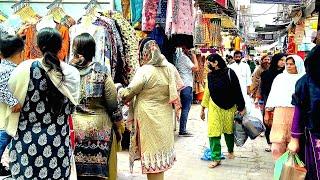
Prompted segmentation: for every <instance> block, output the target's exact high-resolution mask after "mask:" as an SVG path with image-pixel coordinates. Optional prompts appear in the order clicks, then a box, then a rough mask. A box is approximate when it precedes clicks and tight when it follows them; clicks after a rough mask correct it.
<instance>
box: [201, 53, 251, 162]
mask: <svg viewBox="0 0 320 180" xmlns="http://www.w3.org/2000/svg"><path fill="white" fill-rule="evenodd" d="M207 59H208V63H209V65H208V66H209V69H210V70H211V72H210V73H209V74H208V83H207V85H206V88H205V92H204V97H203V100H202V103H201V106H202V111H201V119H202V120H204V119H205V113H204V110H205V109H206V108H208V136H209V142H210V149H211V158H212V160H213V162H212V163H210V164H209V167H210V168H214V167H216V166H219V165H220V163H221V161H220V160H221V143H220V139H221V135H222V134H224V137H225V141H226V144H227V147H228V152H229V154H228V158H229V159H233V158H234V154H233V147H234V135H233V119H234V115H235V113H236V111H238V112H240V113H241V114H242V115H243V114H244V112H245V110H244V109H245V102H244V99H243V96H242V93H241V88H240V84H239V80H238V78H237V75H236V74H235V72H234V71H233V70H231V69H229V68H227V66H226V63H225V61H224V60H223V59H222V57H221V56H220V55H218V54H212V55H210V56H208V58H207Z"/></svg>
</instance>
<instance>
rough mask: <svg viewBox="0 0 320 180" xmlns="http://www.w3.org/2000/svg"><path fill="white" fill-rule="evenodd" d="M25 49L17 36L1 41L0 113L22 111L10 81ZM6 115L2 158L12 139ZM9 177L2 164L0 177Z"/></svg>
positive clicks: (1, 135)
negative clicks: (7, 109) (9, 109)
mask: <svg viewBox="0 0 320 180" xmlns="http://www.w3.org/2000/svg"><path fill="white" fill-rule="evenodd" d="M23 48H24V42H23V40H22V39H21V38H20V37H17V36H11V35H7V36H3V37H2V38H1V39H0V55H1V63H0V104H1V105H0V112H2V111H3V110H4V109H5V108H3V107H5V106H9V107H10V108H11V109H12V112H14V113H16V112H19V111H20V109H21V104H20V103H19V102H18V100H17V99H16V98H15V97H14V96H13V94H12V93H11V92H10V91H9V89H8V81H9V78H10V75H11V73H12V71H13V70H14V69H15V68H16V67H17V65H18V64H20V63H21V62H22V61H23V59H24V56H23ZM3 114H4V113H0V122H1V124H0V129H1V130H0V158H1V157H2V154H3V152H4V150H5V148H6V147H7V145H8V144H9V142H10V140H11V137H10V136H9V135H8V134H7V133H6V132H5V131H4V130H3V129H4V128H5V127H4V126H5V124H4V123H2V122H4V117H2V116H1V115H3ZM5 175H9V171H7V170H6V169H5V168H4V166H3V165H2V164H0V176H5Z"/></svg>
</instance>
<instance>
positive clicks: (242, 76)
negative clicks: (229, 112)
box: [229, 51, 252, 111]
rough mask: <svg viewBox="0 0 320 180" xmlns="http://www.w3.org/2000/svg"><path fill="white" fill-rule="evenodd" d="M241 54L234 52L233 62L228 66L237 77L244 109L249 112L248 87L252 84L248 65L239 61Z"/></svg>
mask: <svg viewBox="0 0 320 180" xmlns="http://www.w3.org/2000/svg"><path fill="white" fill-rule="evenodd" d="M241 59H242V53H241V52H240V51H236V52H235V53H234V60H235V62H234V63H232V64H230V65H229V68H231V69H232V70H233V71H234V72H235V73H236V75H237V76H238V79H239V83H240V86H241V91H242V95H243V98H244V100H245V102H246V109H247V111H250V109H249V108H250V107H251V100H250V96H249V94H250V86H251V84H252V80H251V70H250V67H249V65H248V64H247V63H246V62H243V61H241Z"/></svg>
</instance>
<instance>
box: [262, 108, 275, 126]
mask: <svg viewBox="0 0 320 180" xmlns="http://www.w3.org/2000/svg"><path fill="white" fill-rule="evenodd" d="M273 113H274V111H271V110H268V109H266V110H265V111H264V118H263V120H264V124H265V125H266V126H267V127H269V128H271V126H272V122H273Z"/></svg>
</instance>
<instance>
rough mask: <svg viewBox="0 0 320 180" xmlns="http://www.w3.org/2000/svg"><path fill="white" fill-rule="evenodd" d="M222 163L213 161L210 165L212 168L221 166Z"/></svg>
mask: <svg viewBox="0 0 320 180" xmlns="http://www.w3.org/2000/svg"><path fill="white" fill-rule="evenodd" d="M220 165H221V161H213V162H212V163H210V164H209V165H208V167H209V168H211V169H212V168H215V167H217V166H220Z"/></svg>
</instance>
